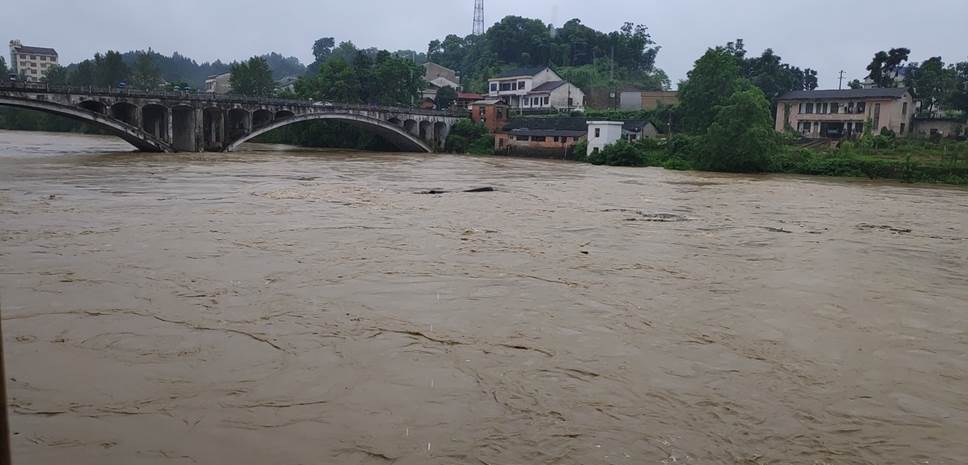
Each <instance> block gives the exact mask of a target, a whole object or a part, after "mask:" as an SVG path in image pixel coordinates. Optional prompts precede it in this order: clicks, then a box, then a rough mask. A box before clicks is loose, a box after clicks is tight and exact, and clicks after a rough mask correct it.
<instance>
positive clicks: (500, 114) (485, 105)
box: [469, 98, 509, 134]
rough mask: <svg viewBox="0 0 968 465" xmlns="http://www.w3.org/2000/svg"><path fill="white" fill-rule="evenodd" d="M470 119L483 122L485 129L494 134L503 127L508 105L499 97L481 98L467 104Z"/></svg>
mask: <svg viewBox="0 0 968 465" xmlns="http://www.w3.org/2000/svg"><path fill="white" fill-rule="evenodd" d="M469 109H470V113H471V121H473V122H474V123H475V124H483V125H484V127H486V128H487V131H488V132H490V133H491V134H495V133H498V132H500V131H501V129H503V128H504V125H505V124H507V122H508V118H509V107H508V105H507V104H506V103H504V101H503V100H501V99H491V98H489V99H483V100H478V101H476V102H473V103H471V104H470V106H469Z"/></svg>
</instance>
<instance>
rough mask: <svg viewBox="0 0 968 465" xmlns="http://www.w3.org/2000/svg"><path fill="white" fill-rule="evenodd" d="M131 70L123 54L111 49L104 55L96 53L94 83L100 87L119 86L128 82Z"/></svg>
mask: <svg viewBox="0 0 968 465" xmlns="http://www.w3.org/2000/svg"><path fill="white" fill-rule="evenodd" d="M130 74H131V70H130V69H129V68H128V65H127V64H125V63H124V59H123V58H122V57H121V54H120V53H118V52H115V51H113V50H109V51H108V52H107V53H105V54H104V55H101V54H100V53H98V54H95V55H94V85H96V86H98V87H117V86H120V85H121V83H122V82H127V80H128V78H129V77H130Z"/></svg>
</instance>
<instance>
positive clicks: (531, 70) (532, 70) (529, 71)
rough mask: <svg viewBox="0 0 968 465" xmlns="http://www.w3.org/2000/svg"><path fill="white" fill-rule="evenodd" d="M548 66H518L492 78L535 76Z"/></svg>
mask: <svg viewBox="0 0 968 465" xmlns="http://www.w3.org/2000/svg"><path fill="white" fill-rule="evenodd" d="M547 68H548V67H547V66H531V67H525V68H517V69H512V70H508V71H505V72H503V73H498V74H497V75H495V76H494V77H493V78H491V79H505V78H512V77H519V76H534V75H535V74H538V73H540V72H542V71H544V70H545V69H547Z"/></svg>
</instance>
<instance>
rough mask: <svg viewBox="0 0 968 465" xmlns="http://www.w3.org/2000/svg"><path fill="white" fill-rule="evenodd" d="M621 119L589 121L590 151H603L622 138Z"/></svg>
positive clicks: (591, 152) (589, 153)
mask: <svg viewBox="0 0 968 465" xmlns="http://www.w3.org/2000/svg"><path fill="white" fill-rule="evenodd" d="M623 125H624V123H623V122H621V121H589V122H588V153H587V154H586V155H591V154H593V153H597V152H601V151H602V150H605V147H608V146H609V145H612V144H614V143H616V142H618V141H619V139H621V138H622V126H623Z"/></svg>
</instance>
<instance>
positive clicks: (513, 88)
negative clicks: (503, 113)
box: [511, 82, 518, 90]
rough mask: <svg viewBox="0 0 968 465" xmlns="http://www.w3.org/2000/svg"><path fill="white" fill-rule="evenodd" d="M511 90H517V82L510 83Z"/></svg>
mask: <svg viewBox="0 0 968 465" xmlns="http://www.w3.org/2000/svg"><path fill="white" fill-rule="evenodd" d="M511 90H518V83H516V82H512V83H511Z"/></svg>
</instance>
